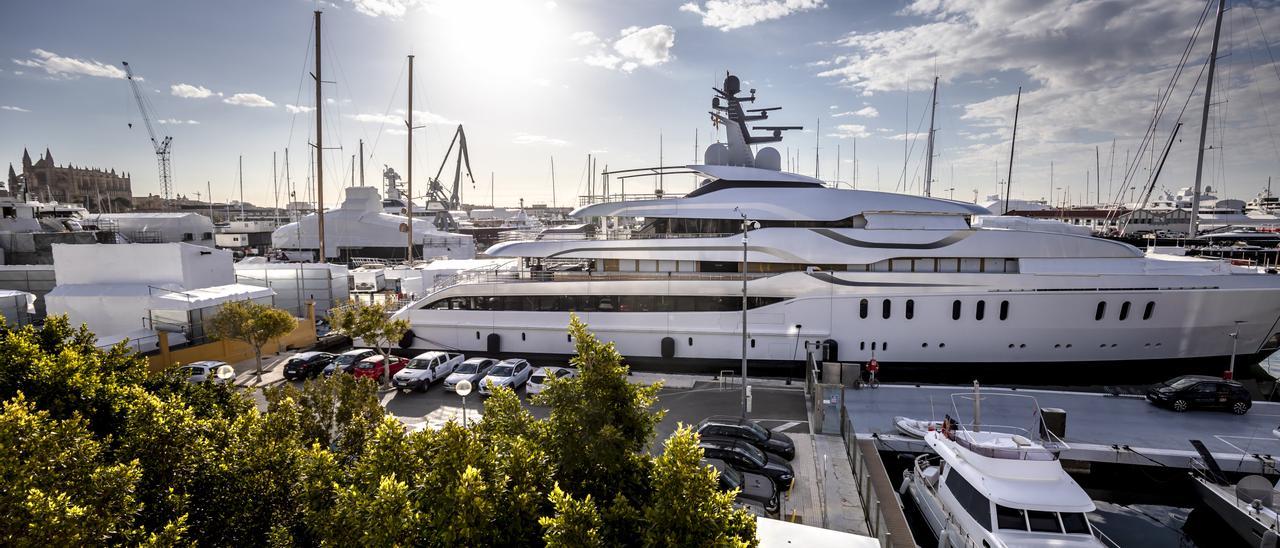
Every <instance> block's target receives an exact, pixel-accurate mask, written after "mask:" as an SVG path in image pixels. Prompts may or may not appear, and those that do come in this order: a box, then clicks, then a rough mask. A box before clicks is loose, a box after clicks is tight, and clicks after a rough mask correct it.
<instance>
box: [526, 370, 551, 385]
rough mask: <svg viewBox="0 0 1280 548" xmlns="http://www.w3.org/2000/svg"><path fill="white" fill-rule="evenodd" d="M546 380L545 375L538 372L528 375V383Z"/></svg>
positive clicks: (539, 382)
mask: <svg viewBox="0 0 1280 548" xmlns="http://www.w3.org/2000/svg"><path fill="white" fill-rule="evenodd" d="M546 380H547V376H546V375H545V374H543V373H538V374H537V375H534V376H532V377H529V384H542V383H543V382H544V381H546Z"/></svg>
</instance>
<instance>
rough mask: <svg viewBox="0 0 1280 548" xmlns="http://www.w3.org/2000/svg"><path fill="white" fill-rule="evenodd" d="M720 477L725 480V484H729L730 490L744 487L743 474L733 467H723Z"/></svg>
mask: <svg viewBox="0 0 1280 548" xmlns="http://www.w3.org/2000/svg"><path fill="white" fill-rule="evenodd" d="M720 477H722V478H724V481H725V483H727V484H729V488H730V489H732V488H735V487H742V472H739V471H737V470H736V469H734V468H733V467H732V466H724V467H721V468H720Z"/></svg>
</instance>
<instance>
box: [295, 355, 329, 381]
mask: <svg viewBox="0 0 1280 548" xmlns="http://www.w3.org/2000/svg"><path fill="white" fill-rule="evenodd" d="M333 358H334V356H333V354H330V353H328V352H302V353H299V354H294V356H293V357H292V358H289V361H287V362H284V378H286V379H289V380H297V379H305V378H309V377H316V376H319V375H320V373H321V372H322V371H324V368H325V366H327V365H329V362H332V361H333Z"/></svg>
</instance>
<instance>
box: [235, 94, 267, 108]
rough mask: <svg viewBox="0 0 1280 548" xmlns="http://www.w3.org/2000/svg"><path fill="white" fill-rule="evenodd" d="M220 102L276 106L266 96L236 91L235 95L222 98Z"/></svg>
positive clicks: (249, 105) (246, 105) (247, 105)
mask: <svg viewBox="0 0 1280 548" xmlns="http://www.w3.org/2000/svg"><path fill="white" fill-rule="evenodd" d="M222 102H224V103H226V104H228V105H237V106H242V107H274V106H276V104H275V103H272V102H271V101H270V100H268V99H267V98H266V97H263V96H261V95H258V94H257V93H237V94H235V95H232V96H231V97H227V98H226V99H223V100H222Z"/></svg>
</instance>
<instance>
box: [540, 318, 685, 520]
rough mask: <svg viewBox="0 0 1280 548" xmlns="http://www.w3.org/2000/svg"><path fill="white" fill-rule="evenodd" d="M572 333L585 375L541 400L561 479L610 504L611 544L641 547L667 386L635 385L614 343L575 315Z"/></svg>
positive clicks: (555, 384) (556, 385)
mask: <svg viewBox="0 0 1280 548" xmlns="http://www.w3.org/2000/svg"><path fill="white" fill-rule="evenodd" d="M569 334H570V335H571V336H572V337H573V341H574V343H575V346H576V350H577V355H576V356H574V357H573V359H572V362H571V363H572V364H573V365H574V366H575V367H577V368H578V371H579V373H578V375H577V376H576V377H573V378H568V379H555V380H553V381H551V382H550V385H549V386H548V387H547V389H546V390H545V391H543V392H542V393H541V394H539V395H537V396H535V397H534V402H535V403H538V404H540V405H546V406H548V407H550V409H551V414H550V417H549V418H548V419H547V421H546V424H545V427H544V429H543V437H544V441H545V446H546V447H547V448H548V450H549V452H550V453H551V459H552V462H555V463H556V467H557V468H556V480H557V482H558V483H559V484H560V487H561V488H562V489H564V490H566V491H568V492H569V493H572V494H573V495H574V496H575V497H583V498H585V497H586V496H587V495H590V496H591V498H592V499H594V500H596V501H601V502H605V501H607V505H606V506H605V507H604V508H603V510H604V511H603V512H602V518H603V519H604V521H605V534H606V538H605V541H606V542H607V543H610V544H620V543H634V542H635V539H636V538H638V533H639V529H638V528H637V527H636V526H637V519H636V517H637V516H636V514H637V509H638V508H641V507H643V506H644V504H645V500H646V499H647V497H648V493H649V485H648V483H649V482H648V477H649V467H650V466H651V464H652V459H651V458H650V457H649V456H648V454H647V453H645V450H646V448H647V447H648V445H649V442H650V440H651V439H653V435H654V429H655V427H656V426H657V424H658V423H659V422H660V421H661V420H662V416H663V414H664V412H663V411H661V410H658V409H656V408H655V405H656V404H657V394H658V390H660V389H661V384H660V383H659V384H654V385H651V386H641V385H637V384H634V383H632V382H630V381H629V380H628V379H627V374H628V372H629V368H628V367H627V366H626V365H624V364H623V363H622V356H621V355H619V354H618V351H617V350H616V349H615V348H614V345H613V343H611V342H610V343H604V342H601V341H600V340H598V339H597V338H596V337H595V335H594V334H592V333H591V332H590V331H588V330H587V325H586V324H584V323H582V321H581V320H579V319H578V317H577V315H572V316H570V320H569Z"/></svg>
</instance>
